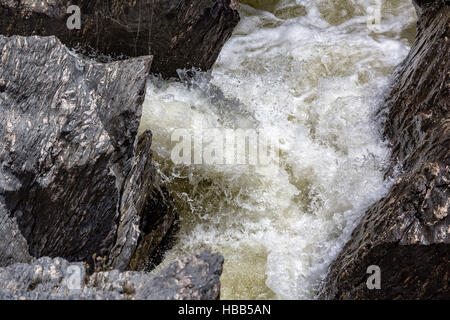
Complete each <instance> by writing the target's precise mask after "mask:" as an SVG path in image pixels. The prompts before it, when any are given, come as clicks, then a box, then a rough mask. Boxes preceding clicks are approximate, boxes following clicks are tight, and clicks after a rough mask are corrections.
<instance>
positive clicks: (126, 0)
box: [0, 0, 239, 77]
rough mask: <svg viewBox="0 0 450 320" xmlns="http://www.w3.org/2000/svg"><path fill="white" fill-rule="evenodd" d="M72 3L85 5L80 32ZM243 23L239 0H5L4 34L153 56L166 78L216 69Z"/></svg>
mask: <svg viewBox="0 0 450 320" xmlns="http://www.w3.org/2000/svg"><path fill="white" fill-rule="evenodd" d="M71 5H78V6H79V8H80V12H81V29H79V30H77V29H73V30H69V28H68V27H67V21H68V19H72V16H73V14H74V13H72V12H70V13H67V9H68V8H69V6H71ZM70 21H73V20H70ZM238 22H239V13H238V2H237V1H236V0H181V1H180V0H114V1H104V0H94V1H92V0H78V1H75V0H44V1H34V0H21V1H18V0H0V33H1V34H3V35H22V36H30V35H40V36H52V35H54V36H57V37H58V38H59V39H60V40H61V41H62V42H63V43H64V44H66V45H67V46H69V47H71V48H73V47H78V48H80V49H82V50H83V51H84V52H86V53H88V54H90V53H95V54H96V56H97V57H99V55H107V56H112V57H113V58H120V57H121V56H127V57H136V56H144V55H150V54H151V55H153V56H154V61H153V64H152V72H154V73H160V74H162V75H163V76H165V77H171V76H176V75H177V72H176V71H177V69H183V68H193V67H194V68H198V69H202V70H208V69H210V68H211V67H212V66H213V64H214V62H215V61H216V59H217V57H218V55H219V53H220V50H221V49H222V46H223V45H224V43H225V41H226V40H227V39H228V38H229V37H230V36H231V33H232V31H233V29H234V27H235V26H236V24H237V23H238Z"/></svg>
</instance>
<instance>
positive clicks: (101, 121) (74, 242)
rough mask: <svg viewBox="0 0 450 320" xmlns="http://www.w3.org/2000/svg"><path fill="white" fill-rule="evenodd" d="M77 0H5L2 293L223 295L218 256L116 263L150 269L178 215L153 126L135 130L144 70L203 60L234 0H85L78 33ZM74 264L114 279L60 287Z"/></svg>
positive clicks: (226, 29)
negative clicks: (163, 182) (76, 289)
mask: <svg viewBox="0 0 450 320" xmlns="http://www.w3.org/2000/svg"><path fill="white" fill-rule="evenodd" d="M72 4H74V2H73V1H54V0H46V1H41V2H39V3H38V4H36V3H35V2H34V1H20V2H17V1H8V0H0V63H1V68H0V107H1V109H2V112H1V115H0V118H1V123H2V124H3V125H2V126H1V127H0V162H1V167H0V222H1V224H0V267H6V268H3V269H0V279H2V280H1V281H0V287H1V288H2V289H3V290H2V291H1V294H0V296H1V297H3V298H13V299H16V298H19V296H20V297H22V296H23V297H25V298H31V299H35V298H37V299H41V298H52V299H53V298H64V297H67V298H83V299H84V298H89V299H90V298H94V299H97V298H108V299H109V298H111V299H116V298H117V299H119V298H130V297H129V295H128V296H125V295H124V293H123V292H120V290H119V289H118V287H128V286H131V287H133V289H132V291H133V292H134V293H133V294H132V295H131V296H132V298H136V299H147V298H155V299H159V298H164V299H181V298H192V299H216V298H218V297H219V293H220V282H219V276H220V274H221V268H222V264H223V258H222V257H221V256H220V255H215V254H211V253H207V252H206V253H205V252H204V253H199V254H197V255H195V256H189V257H185V258H181V260H179V261H178V264H175V265H173V266H171V267H169V268H168V269H166V270H165V271H163V272H162V273H160V274H159V275H158V276H156V277H153V276H151V277H150V276H149V275H148V274H145V273H119V272H120V271H127V270H140V271H142V270H147V269H148V268H149V266H151V265H152V263H153V258H154V256H155V254H157V251H158V248H159V246H160V244H161V243H163V242H164V240H165V238H166V235H167V234H168V233H169V231H170V230H172V229H173V228H174V223H175V222H176V219H177V215H176V212H175V210H174V208H173V207H172V204H171V200H170V199H169V198H168V197H167V195H166V194H165V191H164V190H163V189H161V188H160V187H159V186H158V185H157V182H156V181H155V168H154V165H153V162H152V152H151V149H150V148H151V144H152V134H151V132H150V131H147V132H145V133H143V134H142V135H141V136H140V137H139V138H138V135H137V134H138V127H139V123H140V119H141V114H142V103H143V100H144V96H145V94H146V81H147V78H148V77H149V75H150V73H151V72H153V73H159V74H162V75H163V76H173V75H176V74H177V69H179V68H188V69H189V68H199V69H202V70H207V69H209V68H210V67H211V66H212V64H213V63H214V61H215V59H216V58H217V56H218V54H219V52H220V50H221V48H222V46H223V44H224V43H225V41H226V40H227V38H228V37H229V36H230V35H231V32H232V30H233V28H234V26H235V25H236V24H237V22H238V20H239V15H238V12H237V4H236V3H235V2H234V1H231V0H223V1H212V0H205V1H189V0H185V1H181V2H180V1H166V0H164V1H156V0H155V1H146V0H140V1H126V0H123V1H114V2H106V3H105V2H102V1H78V2H77V3H76V4H77V5H78V6H80V8H81V11H82V13H83V14H82V20H81V26H82V28H81V29H80V30H70V29H68V28H67V25H66V22H67V19H68V16H69V14H68V13H67V11H66V9H67V7H68V6H70V5H72ZM180 22H182V23H180ZM70 49H76V51H77V52H78V53H82V55H80V54H76V53H74V51H71V50H70ZM86 54H87V55H89V56H90V57H91V58H88V57H86V56H85V55H86ZM150 54H151V55H150ZM105 57H106V58H105ZM129 57H135V58H131V59H128V58H129ZM47 256H48V257H52V258H55V259H53V260H51V259H49V258H44V259H40V260H38V261H36V259H37V258H41V257H47ZM56 257H57V258H56ZM67 261H69V262H70V263H72V262H80V264H78V265H79V266H81V267H82V268H83V271H82V273H83V274H84V273H86V269H85V266H87V267H88V268H89V269H88V270H87V271H88V273H92V272H94V271H97V270H96V267H97V266H98V265H101V266H102V268H103V269H105V270H112V269H115V270H116V271H108V272H110V273H105V274H102V275H101V276H102V279H103V280H105V281H104V283H109V282H111V283H112V282H114V283H116V282H117V281H119V280H120V281H119V282H120V285H118V286H115V285H111V286H108V288H103V287H102V288H101V289H99V290H98V291H96V290H97V289H96V288H97V286H96V285H93V284H92V283H88V282H86V283H83V286H85V288H86V290H87V291H83V292H82V293H81V294H77V295H75V296H73V295H71V294H70V293H69V294H68V295H66V294H65V293H64V292H66V289H67V288H66V287H64V285H63V282H64V281H65V280H64V279H65V277H66V275H67V270H66V269H67V268H69V267H70V263H69V262H67ZM23 263H28V264H23ZM182 265H183V266H184V267H183V266H182ZM37 269H39V270H47V269H49V270H53V269H56V270H59V271H58V272H57V273H58V274H57V275H56V276H55V275H52V274H47V275H46V274H45V272H44V273H42V272H41V273H39V274H40V275H38V274H37V273H36V274H34V275H32V274H31V273H32V270H37ZM27 270H28V271H27ZM30 270H31V271H30ZM17 272H25V273H27V274H28V273H29V274H30V278H28V280H29V281H28V280H27V279H25V278H21V279H19V280H17V278H15V277H14V273H17ZM51 272H53V271H51ZM55 272H56V271H55ZM110 275H111V277H110ZM54 276H55V277H56V278H57V282H58V281H59V282H58V283H56V284H57V285H56V287H58V288H59V289H55V290H53V289H51V288H56V287H55V286H54V284H55V283H54V281H56V280H55V279H56V278H55V277H54ZM99 276H100V275H99V274H97V275H93V276H91V277H90V279H93V278H98V277H99ZM36 277H37V278H36ZM111 279H112V280H111ZM118 279H119V280H118ZM13 280H14V281H16V280H17V281H16V282H14V281H13ZM35 280H36V281H38V283H34V282H36V281H35ZM103 280H102V281H103ZM110 280H111V281H110ZM116 280H117V281H116ZM147 280H148V281H147ZM11 281H12V282H11ZM30 281H31V282H33V281H34V282H33V284H30V285H27V283H28V282H30ZM49 281H50V282H51V283H50V282H49ZM162 281H163V282H164V281H165V283H166V284H167V283H172V282H173V283H172V284H170V285H166V284H163V283H162ZM13 282H14V283H13ZM31 282H30V283H31ZM158 283H159V285H160V289H161V288H163V287H164V288H165V289H164V290H163V289H161V290H162V291H161V290H159V289H158ZM24 286H25V287H24ZM137 286H141V287H139V288H140V289H139V288H137ZM116 287H117V288H116ZM111 288H112V289H111ZM183 288H184V289H183ZM47 289H48V290H47ZM158 290H159V291H158ZM180 290H181V291H180ZM196 290H197V291H196ZM106 291H108V293H104V292H106ZM109 291H111V292H109ZM141 291H142V292H143V291H145V293H142V292H141ZM98 292H100V293H98ZM140 292H141V293H140ZM168 292H169V293H168Z"/></svg>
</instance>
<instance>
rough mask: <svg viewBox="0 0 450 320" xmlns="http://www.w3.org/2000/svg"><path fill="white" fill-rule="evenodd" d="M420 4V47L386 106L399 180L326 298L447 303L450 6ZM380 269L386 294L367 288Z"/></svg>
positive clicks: (371, 214) (350, 246) (332, 274)
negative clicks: (373, 272)
mask: <svg viewBox="0 0 450 320" xmlns="http://www.w3.org/2000/svg"><path fill="white" fill-rule="evenodd" d="M448 4H449V2H448V1H416V2H415V5H416V8H417V9H418V14H419V23H418V32H417V36H416V41H415V43H414V45H413V48H412V49H411V52H410V54H409V56H408V57H407V58H406V60H405V61H404V62H403V63H402V64H401V65H400V66H399V68H398V70H397V74H396V78H395V81H394V83H393V86H392V91H391V93H390V95H389V97H388V99H387V101H386V112H387V119H386V125H385V135H386V137H387V138H388V139H389V141H390V142H391V144H392V147H393V152H392V163H393V166H392V168H391V170H390V172H388V174H392V172H393V171H394V165H399V166H401V168H402V173H401V174H400V176H398V178H397V180H396V181H395V183H394V184H393V186H392V187H391V189H390V191H389V193H388V194H387V196H385V197H384V198H383V199H381V200H380V201H378V202H377V203H376V204H375V205H373V206H372V207H371V208H370V209H369V210H368V211H367V212H366V213H365V215H364V217H363V219H362V221H361V222H360V224H359V225H358V226H357V227H356V229H355V230H354V232H353V234H352V237H351V239H350V241H349V242H348V243H347V244H346V245H345V247H344V249H343V250H342V252H341V253H340V254H339V256H338V257H337V259H336V260H335V261H334V262H333V263H332V265H331V267H330V271H329V274H328V276H327V278H326V279H325V281H324V284H323V286H322V291H321V293H320V297H321V298H326V299H449V298H450V281H449V280H450V216H449V214H448V212H449V205H450V188H449V184H450V111H449V104H450V78H449V77H450V40H449V39H450V28H449V27H450V6H449V5H448ZM370 265H377V266H379V267H380V269H381V289H379V290H369V289H368V288H367V286H366V279H367V278H368V276H369V275H368V274H366V271H367V268H368V267H369V266H370Z"/></svg>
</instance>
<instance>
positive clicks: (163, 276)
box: [0, 251, 223, 300]
mask: <svg viewBox="0 0 450 320" xmlns="http://www.w3.org/2000/svg"><path fill="white" fill-rule="evenodd" d="M222 267H223V257H222V256H221V255H219V254H212V253H210V252H208V251H198V252H196V253H195V254H193V255H187V256H182V257H180V258H179V259H178V260H176V261H175V262H173V263H172V264H170V265H169V266H168V267H167V268H165V269H163V270H162V271H160V272H159V273H157V274H149V273H145V272H133V271H128V272H119V271H118V270H113V271H101V272H96V273H94V274H92V275H90V276H88V275H87V272H86V267H85V265H84V264H83V263H69V262H68V261H66V260H64V259H61V258H55V259H51V258H48V257H44V258H41V259H39V260H37V261H35V262H33V263H31V264H24V263H19V264H14V265H11V266H8V267H6V268H0V299H1V300H52V299H57V300H74V299H76V300H217V299H219V296H220V280H219V279H220V275H221V274H222Z"/></svg>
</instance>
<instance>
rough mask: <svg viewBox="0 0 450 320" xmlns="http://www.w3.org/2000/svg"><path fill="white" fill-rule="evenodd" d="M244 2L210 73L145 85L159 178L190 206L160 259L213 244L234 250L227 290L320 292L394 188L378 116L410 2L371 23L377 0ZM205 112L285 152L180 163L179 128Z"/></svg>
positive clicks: (410, 33) (228, 260) (404, 46)
mask: <svg viewBox="0 0 450 320" xmlns="http://www.w3.org/2000/svg"><path fill="white" fill-rule="evenodd" d="M242 2H243V3H244V2H245V3H247V5H245V4H243V5H242V7H241V22H240V24H239V25H238V26H237V28H236V29H235V32H234V35H233V36H232V37H231V39H230V40H229V41H228V42H227V44H226V45H225V47H224V48H223V50H222V52H221V55H220V57H219V59H218V61H217V63H216V64H215V66H214V69H213V71H212V74H211V76H209V77H208V76H206V75H205V74H201V73H199V74H197V75H196V76H195V77H194V80H193V81H184V82H180V81H165V80H160V79H158V78H152V79H150V81H149V82H148V91H147V98H146V101H145V104H144V113H143V119H142V124H141V132H142V131H143V130H145V129H151V130H152V132H153V135H154V140H153V150H154V153H155V160H156V163H157V166H158V169H159V171H160V177H161V182H162V183H163V184H164V185H165V186H166V188H167V189H168V190H169V191H170V192H171V194H172V196H173V197H174V199H175V205H176V209H177V210H178V212H179V214H180V217H181V221H180V230H179V233H178V235H177V238H176V243H175V245H174V247H173V248H172V249H171V250H170V251H168V252H167V253H166V256H165V260H164V262H163V263H162V266H164V265H167V264H168V263H169V262H171V261H173V260H174V259H175V258H176V257H177V256H178V255H180V254H184V253H191V252H192V251H194V250H196V249H201V248H208V249H211V250H213V251H215V252H220V253H222V254H223V255H224V257H225V266H224V272H223V276H222V278H221V281H222V291H221V297H222V298H223V299H270V298H278V299H312V298H314V297H315V295H316V294H317V288H318V285H319V283H320V280H322V279H323V277H324V276H325V275H326V272H327V268H328V266H329V264H330V263H331V262H332V261H333V259H334V258H335V257H336V255H337V254H338V253H339V250H340V249H341V248H342V247H343V245H344V244H345V242H346V241H347V240H348V239H349V236H350V233H351V231H352V230H353V228H354V227H355V225H356V223H357V222H358V220H359V218H360V217H361V216H362V214H363V213H364V211H365V209H366V208H367V207H368V206H369V205H370V204H372V203H374V202H375V201H377V200H378V199H379V198H381V197H382V196H383V194H384V193H385V192H386V191H387V184H386V182H385V181H384V180H383V170H384V166H385V164H386V160H387V159H388V157H389V152H390V150H389V148H388V147H387V146H386V144H385V143H384V142H383V141H382V136H381V133H380V132H381V123H380V121H379V120H377V119H375V116H374V114H375V113H376V111H377V110H378V109H379V108H380V105H381V102H382V98H383V95H385V94H386V92H387V89H388V85H389V80H390V74H391V73H392V71H393V70H394V68H395V66H396V65H397V64H399V63H400V62H401V61H402V59H403V58H404V57H405V56H406V54H407V53H408V50H409V48H410V45H411V41H412V39H413V37H414V33H415V21H416V16H415V12H414V9H413V6H412V4H411V3H410V1H405V0H396V1H383V6H382V11H381V13H382V19H381V24H380V25H379V28H378V29H377V30H373V28H369V27H368V25H367V21H368V19H369V14H370V10H368V8H370V6H373V5H374V4H376V3H377V1H376V0H335V1H331V0H327V1H323V0H320V1H312V0H245V1H242ZM221 92H223V95H222V94H221ZM196 119H197V120H198V119H202V120H203V124H202V125H203V127H208V128H212V127H218V128H230V129H237V128H255V129H256V130H258V131H259V132H264V133H265V134H266V135H270V136H271V137H273V138H275V139H276V140H277V141H278V142H279V150H278V151H279V155H280V158H279V159H278V160H277V161H273V162H272V163H271V164H270V165H269V166H258V165H256V166H252V165H224V164H216V165H208V164H203V165H186V164H185V165H180V164H174V163H173V162H172V161H171V151H172V149H173V148H174V146H175V145H176V142H172V141H171V135H172V134H173V131H174V130H175V129H178V128H188V129H192V128H193V127H194V126H197V125H198V121H197V120H196ZM162 266H161V267H162Z"/></svg>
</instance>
